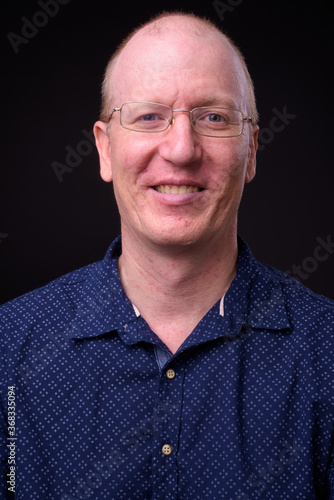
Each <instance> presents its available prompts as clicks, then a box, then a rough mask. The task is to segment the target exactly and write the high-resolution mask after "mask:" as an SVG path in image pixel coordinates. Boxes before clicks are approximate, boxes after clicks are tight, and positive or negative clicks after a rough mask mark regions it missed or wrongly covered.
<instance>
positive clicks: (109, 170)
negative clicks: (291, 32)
mask: <svg viewBox="0 0 334 500" xmlns="http://www.w3.org/2000/svg"><path fill="white" fill-rule="evenodd" d="M100 118H101V119H100V120H99V121H97V122H96V124H95V127H94V134H95V138H96V145H97V149H98V152H99V157H100V170H101V176H102V179H103V180H104V181H106V182H113V187H114V193H115V197H116V201H117V205H118V209H119V213H120V219H121V236H120V237H119V238H117V239H116V240H115V241H114V242H113V243H112V245H111V247H110V248H109V250H108V252H107V254H106V256H105V258H104V260H103V261H101V262H97V263H95V264H91V265H89V266H87V267H85V268H82V269H79V270H78V271H75V272H73V273H70V274H68V275H66V276H63V277H61V278H59V279H58V280H56V281H54V282H52V283H50V284H48V285H46V286H45V287H43V288H41V289H38V290H35V291H33V292H31V293H29V294H26V295H24V296H23V297H20V298H19V299H16V300H14V301H12V302H10V303H8V304H7V305H5V306H3V307H2V308H1V319H2V324H3V329H2V333H1V337H0V339H1V349H2V350H1V353H2V354H1V356H2V360H3V362H2V363H1V368H0V369H1V374H0V375H1V381H2V393H1V394H2V399H1V401H2V405H3V413H2V414H3V416H2V436H3V449H2V467H3V468H2V470H3V496H4V498H12V497H11V496H10V495H12V494H13V492H14V491H15V493H16V494H17V497H18V498H20V500H28V499H29V500H30V499H31V498H34V499H56V498H59V499H62V500H65V499H72V500H73V499H86V498H92V499H94V500H95V499H124V500H129V499H136V500H138V499H154V500H158V499H165V500H166V499H169V500H176V499H181V500H188V499H189V500H193V499H198V500H202V499H205V498H210V499H212V498H216V499H219V500H220V499H224V500H225V499H226V500H231V499H236V500H237V499H238V500H240V499H241V500H244V499H248V498H249V499H252V498H254V499H255V498H256V499H257V498H268V499H277V500H278V499H280V500H281V499H284V500H287V499H290V498H294V499H300V500H308V499H310V500H311V499H321V500H323V499H334V478H333V464H332V459H333V439H332V438H333V435H334V418H333V417H334V405H333V402H334V397H333V396H334V394H333V392H334V391H333V380H334V377H333V366H334V363H333V361H334V359H333V357H334V356H333V352H334V351H333V318H334V314H333V312H334V308H333V302H332V301H330V300H329V299H326V298H324V297H320V296H317V295H314V294H313V293H312V292H310V291H309V290H308V289H306V288H305V287H303V286H302V285H300V284H299V283H298V282H296V281H294V280H293V279H292V278H290V277H288V276H286V275H284V274H283V273H281V272H279V271H277V270H275V269H272V268H270V267H268V266H265V265H263V264H260V263H259V262H257V261H256V260H255V259H254V257H253V256H252V254H251V251H250V249H249V248H248V246H247V244H246V243H245V242H244V241H243V239H242V238H241V237H239V236H238V235H237V215H238V208H239V205H240V200H241V197H242V192H243V189H244V185H245V183H248V182H250V181H251V180H252V179H253V178H254V175H255V168H256V151H257V136H258V130H259V128H258V125H257V122H258V115H257V111H256V105H255V97H254V90H253V84H252V80H251V77H250V75H249V73H248V70H247V67H246V64H245V62H244V60H243V57H242V55H241V53H240V51H239V50H238V48H237V47H236V46H235V45H234V44H233V43H232V42H231V41H230V40H229V39H228V38H227V37H226V36H225V35H224V34H223V33H222V32H220V31H219V30H218V29H217V28H216V27H215V26H214V25H212V24H211V23H210V22H208V21H206V20H203V19H200V18H198V17H196V16H193V15H191V14H189V15H188V14H178V13H172V14H170V13H164V14H162V15H160V16H158V17H156V18H155V19H153V20H150V21H149V22H148V23H147V24H145V25H144V26H142V27H140V28H138V29H136V30H135V31H134V32H133V33H131V34H130V36H128V38H127V39H126V40H125V41H124V42H123V43H122V44H121V46H120V47H119V48H118V49H117V51H116V52H115V53H114V55H113V57H112V58H111V60H110V62H109V64H108V67H107V69H106V73H105V79H104V82H103V102H102V110H101V117H100Z"/></svg>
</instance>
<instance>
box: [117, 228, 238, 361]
mask: <svg viewBox="0 0 334 500" xmlns="http://www.w3.org/2000/svg"><path fill="white" fill-rule="evenodd" d="M236 258H237V238H236V231H234V234H232V235H230V236H229V237H228V238H227V237H225V238H223V239H222V241H221V240H218V241H214V242H206V244H203V243H202V244H197V245H185V246H177V247H174V246H164V247H161V245H155V244H152V243H147V242H142V241H140V240H136V241H134V239H133V238H131V237H130V235H128V234H127V233H126V231H122V255H121V256H120V258H119V271H120V276H121V281H122V285H123V287H124V290H125V292H126V294H127V295H128V297H129V299H130V300H131V302H132V303H133V304H134V305H135V306H136V307H137V308H138V310H139V311H140V314H141V315H142V316H143V318H144V319H145V320H146V321H147V323H148V324H149V326H150V327H151V329H152V330H153V331H154V332H155V333H156V334H157V335H158V336H159V337H160V338H161V339H162V340H163V342H165V344H166V345H167V346H168V347H169V348H170V349H171V350H172V352H173V351H175V350H177V348H178V347H179V346H180V345H181V344H182V342H183V341H184V340H185V338H186V337H187V336H188V335H189V334H190V333H191V331H192V330H193V328H195V326H196V325H197V323H198V322H199V321H200V320H201V319H202V317H203V316H204V315H205V314H206V313H207V312H208V311H209V310H210V309H211V307H212V306H213V305H214V304H215V303H216V302H217V301H218V300H219V299H220V298H221V297H222V296H223V295H224V294H225V293H226V291H227V289H228V288H229V286H230V284H231V281H232V280H233V278H234V276H235V269H236Z"/></svg>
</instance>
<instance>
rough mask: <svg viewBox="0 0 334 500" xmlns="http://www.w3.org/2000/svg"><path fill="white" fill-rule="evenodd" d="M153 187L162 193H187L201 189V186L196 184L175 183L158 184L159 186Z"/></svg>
mask: <svg viewBox="0 0 334 500" xmlns="http://www.w3.org/2000/svg"><path fill="white" fill-rule="evenodd" d="M153 189H155V190H156V191H158V192H159V193H163V194H187V193H198V192H199V191H202V188H199V187H197V186H186V185H184V184H183V185H182V186H177V185H175V184H160V185H159V186H153Z"/></svg>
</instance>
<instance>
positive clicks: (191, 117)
mask: <svg viewBox="0 0 334 500" xmlns="http://www.w3.org/2000/svg"><path fill="white" fill-rule="evenodd" d="M125 104H157V105H158V106H165V107H166V108H169V109H170V110H171V112H172V116H171V119H170V121H168V122H167V126H166V127H165V128H164V129H162V130H136V129H133V128H129V127H125V125H123V124H122V115H121V112H122V108H123V106H124V105H125ZM211 108H215V109H228V110H231V111H237V112H238V113H240V114H241V116H242V127H241V132H240V133H239V134H235V135H223V136H219V135H210V134H201V132H198V131H197V130H196V129H195V126H194V120H193V112H194V111H195V110H196V109H211ZM116 111H119V115H120V116H119V122H120V125H121V127H123V128H124V129H126V130H130V131H131V132H141V133H143V134H158V133H159V132H164V131H165V130H167V129H168V127H169V126H172V125H173V123H174V116H173V114H174V112H177V113H189V119H190V124H191V127H192V129H193V130H194V132H195V133H196V134H198V135H202V136H204V137H215V138H217V139H228V138H230V137H239V136H240V135H242V133H243V131H244V125H245V122H249V123H252V124H253V125H255V123H254V121H253V118H252V117H251V116H245V115H244V114H243V112H242V111H240V110H239V109H235V108H227V107H226V106H197V107H195V108H193V109H191V110H188V109H173V108H172V107H171V106H168V104H161V103H159V102H153V101H127V102H123V104H121V106H120V107H119V108H113V109H112V111H111V114H110V116H109V119H108V122H107V123H109V122H110V120H111V118H112V117H113V114H114V113H115V112H116Z"/></svg>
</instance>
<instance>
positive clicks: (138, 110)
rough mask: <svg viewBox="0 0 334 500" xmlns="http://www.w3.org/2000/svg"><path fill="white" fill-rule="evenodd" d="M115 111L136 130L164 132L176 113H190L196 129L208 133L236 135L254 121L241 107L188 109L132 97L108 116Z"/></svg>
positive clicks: (122, 124)
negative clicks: (133, 99) (134, 99)
mask: <svg viewBox="0 0 334 500" xmlns="http://www.w3.org/2000/svg"><path fill="white" fill-rule="evenodd" d="M116 111H119V112H120V124H121V126H122V127H123V128H125V129H128V130H132V131H134V132H147V133H154V132H163V131H164V130H167V128H168V127H169V126H170V125H172V124H173V123H174V113H189V118H190V123H191V126H192V128H193V129H194V131H195V132H196V133H197V134H199V135H204V136H207V137H222V138H223V137H237V136H239V135H241V134H242V132H243V130H244V124H245V122H250V123H253V121H252V118H251V117H250V116H245V115H244V114H243V113H242V112H241V111H239V110H237V109H231V108H225V107H222V106H201V107H197V108H194V109H192V110H190V111H188V110H185V109H173V108H171V107H170V106H167V105H165V104H159V103H157V102H146V101H131V102H125V103H123V104H122V105H121V107H120V108H114V109H113V110H112V113H111V115H110V118H109V120H111V118H112V117H113V115H114V113H115V112H116Z"/></svg>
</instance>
